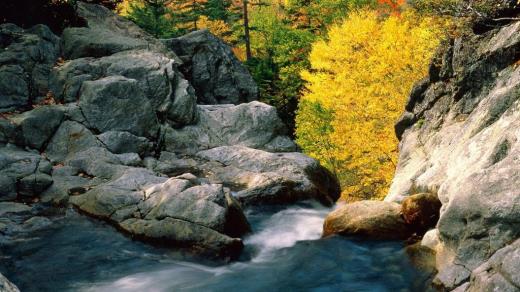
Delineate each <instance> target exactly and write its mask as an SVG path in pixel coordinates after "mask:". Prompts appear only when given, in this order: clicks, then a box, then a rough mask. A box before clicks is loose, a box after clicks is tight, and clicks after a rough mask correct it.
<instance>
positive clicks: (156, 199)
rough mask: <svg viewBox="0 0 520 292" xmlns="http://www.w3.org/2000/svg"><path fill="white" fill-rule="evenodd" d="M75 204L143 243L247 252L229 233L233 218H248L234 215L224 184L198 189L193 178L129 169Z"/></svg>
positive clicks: (75, 199) (228, 253) (214, 251)
mask: <svg viewBox="0 0 520 292" xmlns="http://www.w3.org/2000/svg"><path fill="white" fill-rule="evenodd" d="M70 201H71V202H72V204H74V205H75V206H76V207H78V208H79V209H80V210H82V211H83V212H86V213H88V214H91V215H93V216H96V217H98V218H103V219H106V220H109V221H110V222H112V223H113V224H116V225H118V226H119V227H120V228H121V229H122V230H124V231H126V232H128V233H130V234H132V235H134V236H136V237H137V238H141V239H143V240H147V241H152V242H161V243H167V244H172V245H176V246H181V247H190V248H195V249H199V250H200V251H202V252H203V253H210V254H216V255H217V256H218V257H230V256H232V257H236V256H237V255H238V253H239V252H240V250H241V248H242V243H241V241H240V240H239V239H233V238H231V237H229V236H228V235H226V234H225V232H226V231H227V230H230V229H229V226H230V225H231V224H232V223H231V222H228V220H245V216H243V214H242V217H240V215H239V214H237V212H238V209H237V208H236V206H233V209H232V211H230V207H229V205H228V200H227V199H226V196H225V193H224V190H223V187H222V185H194V184H193V182H192V181H190V180H185V179H180V178H171V179H166V178H163V177H157V176H155V174H154V173H153V172H151V171H149V170H146V169H143V168H127V169H126V170H125V171H123V172H122V174H121V176H119V177H118V178H113V179H112V180H111V181H109V182H107V183H105V184H101V185H99V186H97V187H94V188H92V189H91V190H89V191H87V192H86V193H84V194H80V195H77V196H72V197H71V198H70ZM246 222H247V221H246ZM233 223H236V224H238V225H239V226H241V225H244V224H248V223H244V222H233ZM235 231H236V230H235ZM235 234H236V233H234V235H235Z"/></svg>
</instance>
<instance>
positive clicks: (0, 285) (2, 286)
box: [0, 274, 20, 292]
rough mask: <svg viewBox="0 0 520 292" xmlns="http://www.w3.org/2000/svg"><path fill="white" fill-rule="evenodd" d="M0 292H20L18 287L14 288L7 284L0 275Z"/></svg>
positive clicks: (7, 281) (11, 284)
mask: <svg viewBox="0 0 520 292" xmlns="http://www.w3.org/2000/svg"><path fill="white" fill-rule="evenodd" d="M0 291H3V292H20V290H19V289H18V287H16V286H15V285H14V284H13V283H11V282H9V280H8V279H7V278H6V277H4V275H2V274H0Z"/></svg>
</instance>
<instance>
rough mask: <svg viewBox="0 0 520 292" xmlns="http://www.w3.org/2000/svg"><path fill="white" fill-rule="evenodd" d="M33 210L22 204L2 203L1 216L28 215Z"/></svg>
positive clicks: (0, 206)
mask: <svg viewBox="0 0 520 292" xmlns="http://www.w3.org/2000/svg"><path fill="white" fill-rule="evenodd" d="M31 210H32V208H31V207H30V206H27V205H25V204H22V203H14V202H0V216H5V215H6V214H27V213H29V212H31Z"/></svg>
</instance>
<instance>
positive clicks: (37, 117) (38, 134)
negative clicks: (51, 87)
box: [10, 106, 64, 150]
mask: <svg viewBox="0 0 520 292" xmlns="http://www.w3.org/2000/svg"><path fill="white" fill-rule="evenodd" d="M63 118H64V113H63V111H62V110H61V109H60V108H59V107H56V106H42V107H38V108H35V109H33V110H31V111H28V112H24V113H23V114H20V115H18V116H15V117H12V118H10V120H11V122H12V123H13V124H14V125H16V135H17V137H15V140H16V142H17V144H18V145H19V146H22V147H24V146H27V147H30V148H34V149H37V150H42V147H44V146H45V145H46V143H47V142H48V141H49V140H50V139H51V138H52V136H53V135H54V132H55V131H56V129H57V128H58V127H59V126H60V124H61V122H62V121H63Z"/></svg>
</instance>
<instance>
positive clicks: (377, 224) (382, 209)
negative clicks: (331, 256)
mask: <svg viewBox="0 0 520 292" xmlns="http://www.w3.org/2000/svg"><path fill="white" fill-rule="evenodd" d="M333 234H341V235H356V236H361V237H365V238H370V239H406V238H408V237H409V236H410V235H411V231H410V230H409V229H408V227H407V226H406V223H405V222H404V220H403V218H402V217H401V206H399V204H397V203H390V202H380V201H359V202H355V203H351V204H345V205H343V206H340V207H339V208H337V209H336V210H334V211H333V212H331V213H330V214H329V215H327V218H326V219H325V223H324V224H323V236H330V235H333Z"/></svg>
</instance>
